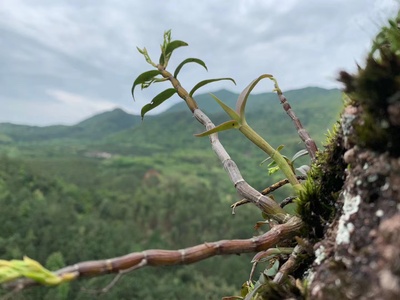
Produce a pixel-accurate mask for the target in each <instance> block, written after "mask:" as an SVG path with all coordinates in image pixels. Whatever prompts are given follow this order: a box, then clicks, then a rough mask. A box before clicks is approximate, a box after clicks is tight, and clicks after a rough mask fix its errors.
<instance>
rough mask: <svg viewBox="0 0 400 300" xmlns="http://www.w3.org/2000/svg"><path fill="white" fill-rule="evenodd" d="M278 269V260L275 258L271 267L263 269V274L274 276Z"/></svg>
mask: <svg viewBox="0 0 400 300" xmlns="http://www.w3.org/2000/svg"><path fill="white" fill-rule="evenodd" d="M278 271H279V260H276V261H275V262H274V264H273V265H272V266H271V268H268V269H267V270H265V271H264V274H265V275H267V276H275V274H276V273H278Z"/></svg>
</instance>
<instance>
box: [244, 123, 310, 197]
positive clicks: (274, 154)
mask: <svg viewBox="0 0 400 300" xmlns="http://www.w3.org/2000/svg"><path fill="white" fill-rule="evenodd" d="M239 130H240V131H241V132H242V133H243V134H244V135H245V136H246V137H247V138H248V139H249V140H250V141H252V142H253V143H254V144H255V145H256V146H257V147H259V148H260V149H262V150H263V151H264V152H266V153H267V154H268V155H269V156H271V158H272V159H273V160H274V161H275V162H276V164H277V165H278V166H279V169H280V170H281V171H282V172H283V173H284V174H285V176H286V178H287V179H288V180H289V182H290V184H291V185H292V186H293V188H294V190H295V191H296V192H297V193H299V192H300V191H303V190H304V188H303V186H302V185H301V184H300V183H299V181H298V180H297V178H296V174H294V173H293V171H292V168H291V167H290V166H289V164H288V162H287V161H286V160H285V158H284V157H283V156H282V155H281V154H280V153H279V152H278V151H276V150H275V149H274V148H272V146H271V145H270V144H268V143H267V141H266V140H264V139H263V138H262V137H261V136H260V135H259V134H258V133H257V132H255V131H254V130H253V129H252V128H251V127H250V126H249V125H248V124H247V123H245V124H242V126H240V128H239Z"/></svg>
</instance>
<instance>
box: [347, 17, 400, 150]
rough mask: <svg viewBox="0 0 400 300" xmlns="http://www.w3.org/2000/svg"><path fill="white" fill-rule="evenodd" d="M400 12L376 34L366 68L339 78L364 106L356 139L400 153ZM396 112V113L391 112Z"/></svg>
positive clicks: (353, 96) (366, 144) (361, 105)
mask: <svg viewBox="0 0 400 300" xmlns="http://www.w3.org/2000/svg"><path fill="white" fill-rule="evenodd" d="M399 27H400V14H399V15H398V16H397V18H396V20H394V21H389V26H388V27H384V28H383V29H382V30H381V32H380V33H379V34H378V36H377V37H376V39H375V41H374V44H373V47H372V51H371V53H370V54H369V56H368V57H367V60H366V65H365V68H359V72H358V74H356V75H350V74H348V73H346V72H341V73H340V78H339V80H340V81H342V82H343V83H344V84H345V91H346V92H347V93H348V95H349V97H350V98H351V100H352V104H353V105H356V106H359V107H360V108H361V111H362V113H361V117H360V118H359V119H357V120H355V122H354V124H353V126H354V128H355V141H356V143H357V144H358V145H359V146H361V147H364V148H370V149H372V150H375V151H379V152H385V151H389V153H391V154H392V155H394V156H400V136H399V132H400V125H399V124H400V122H399V121H398V119H399V116H400V28H399ZM391 114H392V116H391Z"/></svg>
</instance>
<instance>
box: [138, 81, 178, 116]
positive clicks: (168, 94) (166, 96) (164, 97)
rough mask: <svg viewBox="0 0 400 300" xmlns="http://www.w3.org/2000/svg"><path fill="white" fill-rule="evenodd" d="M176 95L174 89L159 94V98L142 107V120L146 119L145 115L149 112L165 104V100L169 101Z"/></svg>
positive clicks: (156, 97)
mask: <svg viewBox="0 0 400 300" xmlns="http://www.w3.org/2000/svg"><path fill="white" fill-rule="evenodd" d="M175 93H176V90H175V89H173V88H170V89H167V90H165V91H163V92H161V93H159V94H158V95H157V96H155V97H154V98H153V100H151V102H150V103H149V104H146V105H145V106H143V107H142V110H141V112H140V114H141V116H142V119H143V118H144V115H145V114H146V113H147V112H149V111H150V110H152V109H154V108H156V107H157V106H159V105H160V104H161V103H163V102H164V101H165V100H167V99H169V98H171V97H172V95H173V94H175Z"/></svg>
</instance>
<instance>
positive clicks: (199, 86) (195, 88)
mask: <svg viewBox="0 0 400 300" xmlns="http://www.w3.org/2000/svg"><path fill="white" fill-rule="evenodd" d="M221 80H230V81H232V82H233V83H234V84H235V85H236V82H235V80H233V79H232V78H228V77H225V78H214V79H206V80H203V81H200V82H199V83H198V84H196V85H195V86H194V87H193V88H192V90H191V91H190V93H189V95H190V97H192V96H193V94H194V92H196V91H197V90H198V89H199V88H201V87H202V86H205V85H206V84H209V83H211V82H215V81H221Z"/></svg>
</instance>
